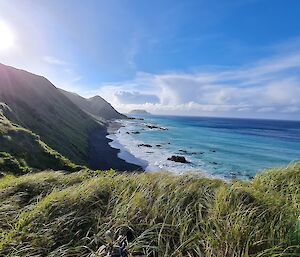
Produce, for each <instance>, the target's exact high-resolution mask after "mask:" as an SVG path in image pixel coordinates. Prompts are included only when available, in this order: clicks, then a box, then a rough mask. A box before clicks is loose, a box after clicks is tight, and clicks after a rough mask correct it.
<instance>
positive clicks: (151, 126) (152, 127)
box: [146, 125, 168, 130]
mask: <svg viewBox="0 0 300 257" xmlns="http://www.w3.org/2000/svg"><path fill="white" fill-rule="evenodd" d="M146 126H147V128H149V129H160V130H168V129H167V128H161V127H158V126H154V125H146Z"/></svg>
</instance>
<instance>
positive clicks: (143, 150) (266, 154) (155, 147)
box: [108, 115, 300, 180]
mask: <svg viewBox="0 0 300 257" xmlns="http://www.w3.org/2000/svg"><path fill="white" fill-rule="evenodd" d="M134 117H135V118H136V119H132V120H117V121H116V122H119V123H120V125H121V126H122V127H121V128H120V129H119V130H118V131H116V132H115V133H114V134H110V135H108V138H110V139H112V140H113V141H112V142H111V143H110V144H111V146H112V147H114V148H117V149H120V153H119V158H121V159H124V160H125V161H127V162H129V163H134V164H138V165H140V166H142V167H143V168H144V169H145V171H146V172H156V171H169V172H173V173H176V174H185V173H190V172H192V173H199V174H200V175H204V176H207V177H215V178H221V179H225V180H230V179H240V180H249V179H251V178H252V177H254V176H255V174H257V173H258V172H262V171H264V170H266V169H268V168H274V167H282V166H286V165H288V164H289V163H293V162H297V161H299V160H300V121H283V120H261V119H236V118H209V117H182V116H156V115H147V116H134ZM174 155H175V156H183V157H185V159H186V160H187V161H188V163H179V162H174V161H172V160H168V158H170V157H172V156H174Z"/></svg>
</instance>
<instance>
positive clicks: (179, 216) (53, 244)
mask: <svg viewBox="0 0 300 257" xmlns="http://www.w3.org/2000/svg"><path fill="white" fill-rule="evenodd" d="M299 185H300V165H299V164H294V165H290V166H289V167H287V168H284V169H277V170H272V171H269V172H266V173H264V174H261V175H258V176H256V177H255V178H254V179H253V180H252V181H251V182H231V183H225V182H223V181H220V180H211V179H205V178H197V177H193V176H190V175H188V176H172V175H170V174H161V173H154V174H146V173H144V174H116V173H114V172H112V171H110V172H92V171H89V170H82V171H80V172H77V173H72V174H64V173H53V172H42V173H37V174H30V175H24V176H21V177H14V176H5V177H3V178H2V179H0V233H1V236H0V238H1V239H0V255H1V256H90V257H92V256H94V257H95V256H104V255H103V254H101V251H99V248H101V246H103V245H107V244H108V243H109V242H108V241H109V237H107V231H108V230H109V231H111V234H112V236H111V237H112V240H116V239H117V238H118V236H119V235H123V236H126V239H127V240H128V245H127V247H126V251H127V254H128V255H129V256H176V257H177V256H216V257H217V256H218V257H226V256H243V257H248V256H299V255H300V246H299V244H300V238H299V218H298V217H299V215H300V209H299V204H300V194H299ZM111 237H110V238H111Z"/></svg>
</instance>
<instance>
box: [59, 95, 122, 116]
mask: <svg viewBox="0 0 300 257" xmlns="http://www.w3.org/2000/svg"><path fill="white" fill-rule="evenodd" d="M60 92H62V93H63V94H64V95H65V96H66V97H68V98H69V99H70V100H71V101H72V102H73V103H74V104H76V105H77V106H78V107H79V108H80V109H81V110H83V111H85V112H86V113H88V114H90V115H92V116H94V117H95V118H96V119H99V118H100V120H101V119H104V120H112V119H124V118H127V117H126V116H125V115H123V114H121V113H119V112H117V111H116V110H115V109H114V108H113V107H112V106H111V104H110V103H108V102H107V101H105V100H104V99H103V98H102V97H101V96H94V97H91V98H84V97H82V96H80V95H78V94H75V93H71V92H68V91H65V90H62V89H60Z"/></svg>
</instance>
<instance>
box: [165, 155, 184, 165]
mask: <svg viewBox="0 0 300 257" xmlns="http://www.w3.org/2000/svg"><path fill="white" fill-rule="evenodd" d="M168 160H169V161H173V162H181V163H189V161H187V160H186V159H185V157H184V156H180V155H172V157H169V158H168Z"/></svg>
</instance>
